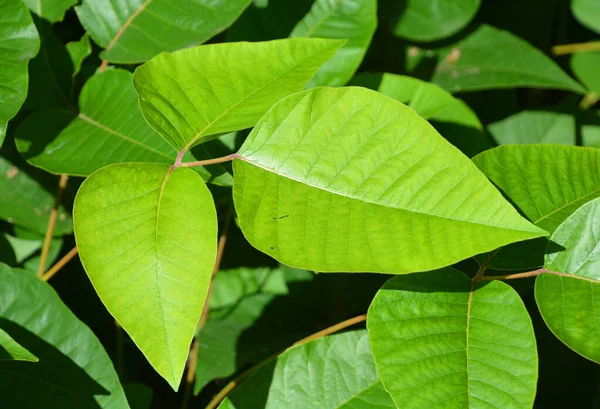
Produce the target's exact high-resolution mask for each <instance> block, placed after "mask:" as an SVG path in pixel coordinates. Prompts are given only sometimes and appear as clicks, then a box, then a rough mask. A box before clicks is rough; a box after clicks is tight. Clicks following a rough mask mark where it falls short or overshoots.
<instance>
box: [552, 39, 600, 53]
mask: <svg viewBox="0 0 600 409" xmlns="http://www.w3.org/2000/svg"><path fill="white" fill-rule="evenodd" d="M588 51H600V41H590V42H588V43H576V44H563V45H555V46H554V47H552V53H554V55H565V54H575V53H581V52H588Z"/></svg>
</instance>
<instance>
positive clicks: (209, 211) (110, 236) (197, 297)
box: [74, 163, 217, 389]
mask: <svg viewBox="0 0 600 409" xmlns="http://www.w3.org/2000/svg"><path fill="white" fill-rule="evenodd" d="M74 220H75V237H76V239H77V247H78V249H79V255H80V258H81V262H82V264H83V266H84V267H85V270H86V272H87V273H88V276H89V277H90V280H91V281H92V284H93V285H94V288H95V289H96V292H97V293H98V295H99V296H100V299H101V300H102V302H103V303H104V305H106V308H107V309H108V311H109V312H110V313H111V314H112V315H113V316H114V317H115V319H116V320H117V321H118V322H119V323H120V324H121V326H122V327H123V328H124V329H125V331H127V333H128V334H129V335H130V336H131V338H132V339H133V341H134V342H135V343H136V345H137V346H138V347H139V348H140V349H141V351H142V352H143V353H144V355H145V356H146V358H147V359H148V361H149V362H150V364H151V365H152V366H153V367H154V368H155V369H156V370H157V372H158V373H159V374H160V375H162V376H163V377H164V378H165V379H166V380H167V381H168V382H169V384H170V385H171V386H172V387H173V388H174V389H177V387H178V385H179V381H180V379H181V374H182V373H183V369H184V366H185V361H186V359H187V355H188V349H189V345H190V342H191V339H192V337H193V335H194V331H195V328H196V324H197V323H198V319H199V318H200V314H201V312H202V307H203V305H204V298H205V297H206V293H207V291H208V284H209V282H210V276H211V272H212V269H213V265H214V262H215V256H216V236H217V218H216V211H215V207H214V203H213V201H212V196H211V194H210V192H209V191H208V189H207V188H206V185H205V184H204V182H203V181H202V179H201V178H200V176H199V175H198V174H197V173H195V172H194V171H192V170H190V169H188V168H182V167H180V168H177V169H175V170H172V169H171V168H170V166H168V165H160V164H147V163H140V164H117V165H111V166H108V167H105V168H103V169H101V170H99V171H97V172H95V173H94V174H92V175H91V176H90V177H88V178H87V179H86V181H85V182H84V183H83V184H82V185H81V187H80V189H79V192H78V194H77V197H76V199H75V208H74Z"/></svg>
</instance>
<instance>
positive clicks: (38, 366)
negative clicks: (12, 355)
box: [0, 265, 129, 409]
mask: <svg viewBox="0 0 600 409" xmlns="http://www.w3.org/2000/svg"><path fill="white" fill-rule="evenodd" d="M0 293H1V294H2V297H0V327H1V328H2V329H4V330H5V331H7V332H8V333H10V334H11V336H12V337H13V338H14V339H15V340H16V341H17V342H18V343H19V344H21V345H22V346H23V347H25V348H27V350H29V351H30V352H31V353H32V354H35V356H37V357H38V358H39V359H40V360H39V362H37V363H35V364H32V363H30V362H17V361H4V362H0V394H1V395H2V403H3V405H6V407H10V408H17V407H18V408H41V407H47V406H48V405H54V406H56V407H60V408H61V409H82V408H90V409H94V408H96V409H98V408H102V409H128V408H129V405H128V404H127V400H126V399H125V394H124V393H123V389H122V388H121V385H120V384H119V379H118V377H117V374H116V372H115V370H114V368H113V366H112V363H111V361H110V359H109V357H108V355H106V352H104V349H103V348H102V345H101V344H100V341H98V339H97V338H96V337H95V335H94V334H93V333H92V331H90V329H89V328H88V327H86V326H85V325H84V324H83V323H82V322H81V321H79V319H77V317H75V315H73V313H72V312H71V311H70V310H69V309H68V308H67V307H66V306H65V305H64V304H63V302H62V301H61V300H60V298H59V297H58V295H57V294H56V293H55V292H54V290H53V289H52V288H51V287H50V286H49V285H48V284H46V283H44V282H42V281H41V280H39V279H38V278H37V277H36V276H35V275H33V274H29V273H27V272H25V271H17V270H10V269H8V268H6V267H5V266H2V265H0ZM32 305H35V308H31V306H32ZM74 346H76V348H74ZM57 368H60V370H57ZM32 392H35V393H32Z"/></svg>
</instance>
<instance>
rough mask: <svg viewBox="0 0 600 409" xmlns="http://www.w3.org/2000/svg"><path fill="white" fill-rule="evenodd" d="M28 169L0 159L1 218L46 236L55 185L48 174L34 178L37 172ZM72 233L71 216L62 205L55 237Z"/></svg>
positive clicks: (54, 180) (53, 200)
mask: <svg viewBox="0 0 600 409" xmlns="http://www.w3.org/2000/svg"><path fill="white" fill-rule="evenodd" d="M29 170H30V169H24V168H21V167H17V166H15V165H14V164H13V163H12V162H10V161H8V160H7V159H5V158H3V157H2V156H0V192H3V194H1V195H0V219H2V220H6V221H8V222H9V223H14V224H15V225H17V226H21V227H24V228H26V229H29V230H32V231H34V232H36V233H40V234H45V232H46V228H47V227H48V218H49V217H50V211H51V210H52V208H53V207H54V202H55V198H54V192H55V191H56V187H57V186H58V182H57V179H56V178H53V177H47V176H48V175H43V174H42V175H39V176H40V177H37V176H38V172H34V173H33V174H31V173H30V172H29ZM34 170H35V168H34ZM50 192H52V193H50ZM72 231H73V224H72V221H71V216H70V214H69V212H68V211H67V210H66V209H65V208H64V206H60V208H59V210H58V217H57V219H56V228H55V229H54V234H55V235H56V236H62V235H64V234H68V233H70V232H72Z"/></svg>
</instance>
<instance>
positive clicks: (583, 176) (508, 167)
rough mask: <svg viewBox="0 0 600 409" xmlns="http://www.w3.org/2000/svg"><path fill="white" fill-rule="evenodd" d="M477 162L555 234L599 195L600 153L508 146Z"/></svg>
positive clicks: (530, 215) (531, 217)
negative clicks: (570, 216)
mask: <svg viewBox="0 0 600 409" xmlns="http://www.w3.org/2000/svg"><path fill="white" fill-rule="evenodd" d="M473 162H474V163H475V165H477V167H479V169H481V171H482V172H483V173H485V175H486V176H487V177H488V178H490V180H491V181H492V182H493V183H494V184H495V185H496V186H498V188H500V190H501V191H502V192H503V193H504V194H505V195H506V196H508V198H509V199H510V200H511V201H512V202H513V203H514V204H515V205H516V207H517V208H518V209H519V210H521V212H523V214H524V215H525V216H526V217H527V218H528V219H529V220H531V222H532V223H534V224H535V225H536V226H538V227H541V228H542V229H545V230H547V231H549V232H553V231H554V230H555V229H556V228H557V227H558V226H559V225H560V224H561V223H562V222H563V221H564V220H565V219H566V218H567V217H569V215H571V214H572V213H573V212H574V211H575V210H576V209H577V208H579V207H580V206H581V205H583V204H584V203H586V202H588V201H590V200H592V199H594V198H596V197H599V196H600V150H597V149H593V148H581V147H576V146H561V145H546V144H541V145H504V146H500V147H498V148H495V149H492V150H489V151H486V152H483V153H481V154H479V155H477V156H476V157H475V158H473Z"/></svg>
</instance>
